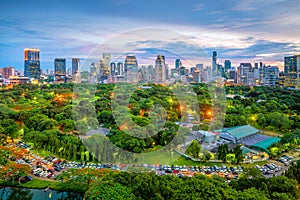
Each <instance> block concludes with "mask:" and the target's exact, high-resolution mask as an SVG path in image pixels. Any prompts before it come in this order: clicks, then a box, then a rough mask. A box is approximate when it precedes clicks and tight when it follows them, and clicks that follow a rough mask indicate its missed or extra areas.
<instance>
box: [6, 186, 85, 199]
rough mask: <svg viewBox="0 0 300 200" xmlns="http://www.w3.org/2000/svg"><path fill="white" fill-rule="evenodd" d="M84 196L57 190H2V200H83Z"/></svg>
mask: <svg viewBox="0 0 300 200" xmlns="http://www.w3.org/2000/svg"><path fill="white" fill-rule="evenodd" d="M82 199H83V195H82V194H79V193H74V192H59V191H55V190H50V189H49V190H48V191H47V192H45V191H44V190H39V189H25V188H11V187H4V188H0V200H82Z"/></svg>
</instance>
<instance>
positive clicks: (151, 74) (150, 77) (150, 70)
mask: <svg viewBox="0 0 300 200" xmlns="http://www.w3.org/2000/svg"><path fill="white" fill-rule="evenodd" d="M153 77H154V68H153V65H148V80H149V81H150V82H152V81H153Z"/></svg>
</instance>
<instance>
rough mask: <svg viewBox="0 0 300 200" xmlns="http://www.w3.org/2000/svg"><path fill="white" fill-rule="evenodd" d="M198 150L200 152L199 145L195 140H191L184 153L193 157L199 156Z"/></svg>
mask: <svg viewBox="0 0 300 200" xmlns="http://www.w3.org/2000/svg"><path fill="white" fill-rule="evenodd" d="M200 152H201V145H200V144H199V142H198V141H197V140H193V141H192V143H191V144H190V145H189V146H188V148H187V150H186V153H187V154H188V155H189V156H191V157H193V158H199V154H200Z"/></svg>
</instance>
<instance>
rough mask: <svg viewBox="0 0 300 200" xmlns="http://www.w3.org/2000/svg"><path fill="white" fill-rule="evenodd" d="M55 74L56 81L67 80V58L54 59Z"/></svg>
mask: <svg viewBox="0 0 300 200" xmlns="http://www.w3.org/2000/svg"><path fill="white" fill-rule="evenodd" d="M54 76H55V82H66V59H65V58H55V59H54Z"/></svg>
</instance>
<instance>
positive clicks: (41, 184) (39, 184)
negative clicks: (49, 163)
mask: <svg viewBox="0 0 300 200" xmlns="http://www.w3.org/2000/svg"><path fill="white" fill-rule="evenodd" d="M20 186H21V187H24V188H35V189H45V188H47V187H51V188H56V187H55V186H56V183H55V182H51V181H46V180H45V181H44V180H40V179H36V178H34V179H33V180H32V181H29V182H27V183H23V184H21V185H20Z"/></svg>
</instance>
